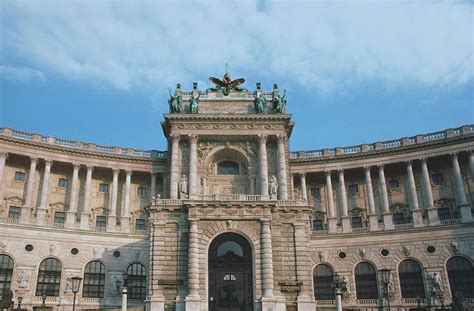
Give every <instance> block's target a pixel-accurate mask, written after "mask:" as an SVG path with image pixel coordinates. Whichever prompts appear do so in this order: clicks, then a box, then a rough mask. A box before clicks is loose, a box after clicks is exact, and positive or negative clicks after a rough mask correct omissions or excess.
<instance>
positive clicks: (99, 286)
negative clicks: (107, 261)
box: [82, 260, 105, 298]
mask: <svg viewBox="0 0 474 311" xmlns="http://www.w3.org/2000/svg"><path fill="white" fill-rule="evenodd" d="M104 287H105V266H104V264H103V263H102V262H100V261H98V260H94V261H91V262H89V263H88V264H87V265H86V268H85V269H84V286H83V287H82V297H90V298H103V297H104Z"/></svg>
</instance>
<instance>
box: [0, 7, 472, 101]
mask: <svg viewBox="0 0 474 311" xmlns="http://www.w3.org/2000/svg"><path fill="white" fill-rule="evenodd" d="M2 11H3V13H2V17H3V22H2V23H3V27H2V30H1V32H2V37H4V42H3V44H2V47H1V50H0V52H1V55H15V56H12V59H13V60H14V61H15V62H18V61H20V62H25V63H27V64H30V65H31V66H34V67H38V68H42V69H43V68H44V70H49V71H51V72H54V73H57V74H61V75H64V76H65V77H67V78H70V79H77V80H81V81H87V82H93V83H95V84H98V85H107V86H111V87H115V88H118V89H123V90H128V89H135V88H138V89H147V90H150V89H156V88H167V87H169V86H173V85H174V83H176V82H177V81H180V82H183V85H190V83H191V82H192V81H197V80H199V79H204V80H205V78H206V77H207V76H209V75H218V74H219V73H221V72H223V70H224V63H226V62H228V63H229V64H230V72H231V74H232V75H233V76H235V77H237V76H240V75H244V76H247V77H248V76H255V77H259V78H262V79H271V80H272V81H286V80H291V81H293V82H294V83H296V84H297V85H298V86H300V87H307V88H313V89H316V90H318V91H319V92H321V93H331V92H337V91H340V90H341V89H343V88H345V87H347V86H350V85H353V84H356V83H358V82H360V81H364V80H374V79H377V80H381V81H384V82H386V83H392V84H398V83H420V84H422V85H427V86H432V85H438V84H441V85H460V84H464V83H466V82H467V81H469V80H470V79H472V78H473V76H474V58H473V50H474V47H473V46H474V34H473V32H472V29H473V7H472V5H471V4H469V3H468V2H467V1H466V2H462V1H457V2H448V1H413V2H410V1H384V2H382V1H315V2H309V1H308V2H306V1H304V2H303V1H302V2H289V1H288V2H286V1H270V0H266V1H265V0H258V1H243V2H240V1H230V2H229V1H196V2H187V1H176V2H171V1H170V2H166V1H165V2H163V1H162V2H149V1H144V2H139V3H137V2H131V1H130V2H115V1H111V2H109V1H88V2H80V3H79V2H72V3H71V2H68V3H67V4H65V3H63V2H60V1H49V2H48V1H41V3H39V2H2ZM9 68H10V67H9ZM33 72H34V71H33ZM40 75H41V73H40V72H37V74H36V76H37V77H39V76H40ZM20 76H21V75H20ZM26 76H28V74H26ZM31 76H35V74H33V75H31V73H30V77H31ZM41 76H42V75H41ZM43 79H44V76H43ZM203 83H204V82H203Z"/></svg>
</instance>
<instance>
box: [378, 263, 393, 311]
mask: <svg viewBox="0 0 474 311" xmlns="http://www.w3.org/2000/svg"><path fill="white" fill-rule="evenodd" d="M379 271H380V274H381V276H382V283H383V285H385V293H384V294H385V298H386V299H387V308H388V311H390V298H389V296H388V294H389V292H388V285H389V284H390V271H391V270H390V269H381V270H379Z"/></svg>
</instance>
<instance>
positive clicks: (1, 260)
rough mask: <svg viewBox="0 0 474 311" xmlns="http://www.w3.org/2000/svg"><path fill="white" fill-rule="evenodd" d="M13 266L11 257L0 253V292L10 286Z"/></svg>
mask: <svg viewBox="0 0 474 311" xmlns="http://www.w3.org/2000/svg"><path fill="white" fill-rule="evenodd" d="M13 266H14V263H13V259H12V258H11V257H10V256H7V255H0V293H3V290H4V289H10V287H11V284H12V276H13Z"/></svg>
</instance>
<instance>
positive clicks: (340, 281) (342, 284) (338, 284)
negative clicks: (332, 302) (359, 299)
mask: <svg viewBox="0 0 474 311" xmlns="http://www.w3.org/2000/svg"><path fill="white" fill-rule="evenodd" d="M346 286H347V282H346V281H345V280H344V278H343V277H342V276H340V275H337V274H336V275H334V280H333V288H334V292H335V294H336V311H342V297H341V296H342V293H343V292H345V291H346V290H347V287H346Z"/></svg>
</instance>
